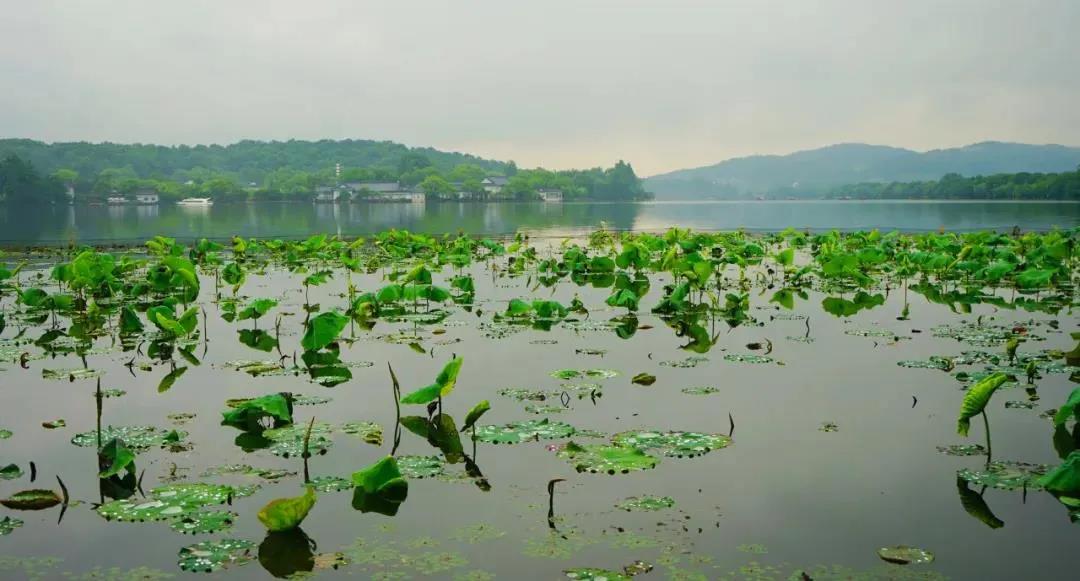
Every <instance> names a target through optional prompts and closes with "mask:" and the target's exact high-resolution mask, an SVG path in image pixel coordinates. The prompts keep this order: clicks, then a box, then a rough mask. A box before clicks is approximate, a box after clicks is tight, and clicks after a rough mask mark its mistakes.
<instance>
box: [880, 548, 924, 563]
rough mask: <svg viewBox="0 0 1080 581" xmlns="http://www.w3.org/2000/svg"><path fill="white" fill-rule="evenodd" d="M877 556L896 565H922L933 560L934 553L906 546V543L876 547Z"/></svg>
mask: <svg viewBox="0 0 1080 581" xmlns="http://www.w3.org/2000/svg"><path fill="white" fill-rule="evenodd" d="M878 556H879V557H881V559H882V560H883V561H887V562H889V563H895V564H897V565H922V564H924V563H932V562H933V561H934V554H933V553H931V552H930V551H926V550H923V549H917V548H915V547H908V546H906V545H897V546H895V547H882V548H880V549H878Z"/></svg>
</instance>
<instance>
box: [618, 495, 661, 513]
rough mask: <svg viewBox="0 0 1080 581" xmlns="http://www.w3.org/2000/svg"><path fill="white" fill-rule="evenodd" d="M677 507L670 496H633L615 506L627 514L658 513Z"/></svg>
mask: <svg viewBox="0 0 1080 581" xmlns="http://www.w3.org/2000/svg"><path fill="white" fill-rule="evenodd" d="M673 506H675V499H674V498H671V497H670V496H631V497H629V498H626V499H624V500H622V501H621V502H619V503H618V504H616V505H615V508H620V509H622V510H625V511H627V512H633V511H656V510H664V509H666V508H671V507H673Z"/></svg>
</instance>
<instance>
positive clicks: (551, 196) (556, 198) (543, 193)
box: [536, 188, 563, 202]
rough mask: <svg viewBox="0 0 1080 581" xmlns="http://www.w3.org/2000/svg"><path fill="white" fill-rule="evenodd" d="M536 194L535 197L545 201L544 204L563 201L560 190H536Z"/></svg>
mask: <svg viewBox="0 0 1080 581" xmlns="http://www.w3.org/2000/svg"><path fill="white" fill-rule="evenodd" d="M536 193H537V195H539V196H540V199H541V200H543V201H545V202H561V201H563V193H562V190H556V189H551V188H541V189H539V190H536Z"/></svg>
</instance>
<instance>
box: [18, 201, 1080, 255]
mask: <svg viewBox="0 0 1080 581" xmlns="http://www.w3.org/2000/svg"><path fill="white" fill-rule="evenodd" d="M601 223H605V224H606V225H607V226H608V227H609V228H612V229H618V230H636V231H661V230H664V229H667V228H669V227H671V226H679V227H683V228H694V229H697V230H733V229H739V228H744V229H747V230H752V231H778V230H783V229H785V228H788V227H793V228H798V229H809V230H812V231H820V230H831V229H840V230H860V229H862V230H866V229H875V228H877V229H881V230H900V231H906V232H924V231H934V230H938V229H941V228H944V229H946V230H950V231H970V230H980V229H997V230H1011V229H1012V228H1013V227H1014V226H1017V227H1019V228H1021V229H1023V230H1040V231H1043V230H1049V229H1052V228H1072V227H1075V226H1077V225H1080V204H1077V203H1069V202H1045V203H1043V202H943V201H926V202H922V201H895V202H871V201H807V202H795V201H776V202H653V203H587V202H583V203H566V204H544V203H521V204H518V203H432V204H411V203H410V204H308V203H248V204H217V205H214V206H211V207H184V206H176V205H170V204H162V205H160V206H73V207H72V206H44V207H17V206H10V205H5V206H0V244H2V245H7V246H19V245H36V244H51V245H55V244H65V243H67V242H69V241H71V240H76V241H81V242H84V243H105V242H124V243H131V242H136V243H138V242H142V241H143V240H146V239H147V238H151V237H153V236H157V235H163V236H169V237H174V238H177V239H180V240H193V239H198V238H203V237H206V238H211V239H223V238H229V237H231V236H233V235H240V236H245V237H252V236H254V237H261V238H301V237H306V236H308V235H310V234H311V233H312V232H327V233H331V234H343V235H361V234H371V233H373V232H379V231H382V230H386V229H388V228H405V229H408V230H411V231H415V232H425V233H446V232H458V231H464V232H468V233H470V234H474V235H484V234H487V235H492V234H510V233H513V232H516V231H519V230H524V231H528V232H531V233H533V234H536V235H547V236H556V237H559V236H570V235H581V234H583V233H585V232H587V231H589V230H592V229H594V228H596V227H598V226H599V225H600V224H601Z"/></svg>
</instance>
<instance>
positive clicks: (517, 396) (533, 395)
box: [495, 387, 553, 401]
mask: <svg viewBox="0 0 1080 581" xmlns="http://www.w3.org/2000/svg"><path fill="white" fill-rule="evenodd" d="M495 393H498V394H499V395H501V396H503V397H508V398H510V399H513V400H517V401H545V400H547V398H549V397H551V396H552V395H553V394H552V393H551V392H548V391H543V390H540V389H525V388H521V387H504V388H503V389H500V390H499V391H497V392H495Z"/></svg>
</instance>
